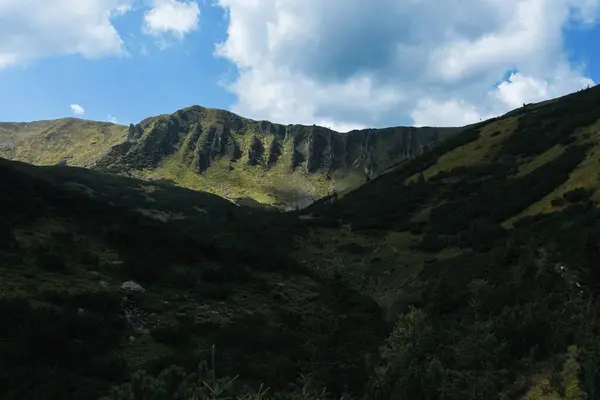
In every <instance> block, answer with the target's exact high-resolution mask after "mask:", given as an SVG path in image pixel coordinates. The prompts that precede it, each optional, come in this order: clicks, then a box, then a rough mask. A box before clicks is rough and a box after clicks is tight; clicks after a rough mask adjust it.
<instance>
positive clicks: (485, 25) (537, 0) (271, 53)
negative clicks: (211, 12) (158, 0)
mask: <svg viewBox="0 0 600 400" xmlns="http://www.w3.org/2000/svg"><path fill="white" fill-rule="evenodd" d="M218 5H219V6H220V7H222V8H223V9H224V10H225V11H226V14H227V17H228V24H229V25H228V29H227V37H226V39H225V40H224V41H223V42H222V43H218V44H217V45H216V49H215V54H216V55H217V56H220V57H224V58H226V59H228V60H230V61H231V62H232V63H234V64H235V65H236V67H237V69H238V76H237V77H236V78H235V79H233V80H232V81H230V82H228V83H227V84H226V87H227V88H228V89H229V90H230V91H231V92H233V93H234V94H235V95H236V96H237V101H236V102H235V104H233V105H232V110H233V111H235V112H238V113H240V114H243V115H247V116H249V117H252V118H258V119H270V120H274V121H277V122H284V123H319V124H321V123H328V124H330V125H337V126H340V127H343V128H344V129H346V130H347V129H350V128H352V127H361V126H365V125H369V126H387V125H397V124H400V123H403V124H417V125H464V124H466V123H470V122H476V121H478V120H479V119H481V118H487V117H489V116H493V115H498V114H501V113H503V112H506V111H509V110H510V109H512V108H514V107H517V106H520V105H522V103H523V102H532V101H539V100H544V99H546V98H548V97H553V96H559V95H562V94H566V93H568V92H571V91H574V90H577V89H579V88H581V87H584V86H586V85H587V84H593V82H591V80H589V79H588V78H586V77H585V73H584V70H582V69H580V68H575V67H573V66H571V65H570V64H569V62H568V58H567V55H566V52H565V49H564V45H563V36H564V34H565V30H566V29H568V28H569V27H571V26H574V25H578V24H593V23H596V19H597V16H598V11H599V8H600V0H445V1H434V0H423V1H416V0H411V1H402V2H399V1H397V0H373V1H369V2H366V1H363V0H328V1H323V0H303V1H302V2H294V1H286V0H269V1H258V0H254V1H250V0H218ZM465 10H468V12H465ZM507 71H515V72H514V73H513V74H511V75H509V76H508V77H506V79H502V78H504V77H505V75H506V73H507ZM498 81H500V83H499V84H498Z"/></svg>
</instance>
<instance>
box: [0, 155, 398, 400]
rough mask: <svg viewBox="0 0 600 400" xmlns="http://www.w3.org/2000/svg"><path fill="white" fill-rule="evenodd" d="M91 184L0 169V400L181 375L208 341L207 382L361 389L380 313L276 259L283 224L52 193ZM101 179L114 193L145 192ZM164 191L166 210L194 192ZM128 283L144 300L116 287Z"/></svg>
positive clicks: (94, 391) (84, 393) (75, 172)
mask: <svg viewBox="0 0 600 400" xmlns="http://www.w3.org/2000/svg"><path fill="white" fill-rule="evenodd" d="M55 173H56V174H58V175H56V176H53V174H55ZM70 174H72V176H73V177H72V178H70V177H69V176H70ZM86 174H91V176H92V177H93V178H86V177H85V176H84V175H86ZM99 177H100V175H99V174H97V173H93V172H92V171H86V170H81V169H71V168H66V167H60V168H57V167H54V168H44V169H40V168H36V167H31V166H24V165H21V164H15V163H12V162H7V161H4V160H0V222H1V223H0V229H1V231H0V238H1V239H0V270H1V276H2V280H1V281H0V284H1V285H2V290H1V291H0V293H1V295H0V310H1V312H0V316H1V317H0V319H1V321H0V322H1V323H0V343H2V345H1V346H0V352H1V354H0V370H2V374H1V375H0V397H2V398H7V399H10V398H15V399H17V398H18V399H25V398H48V399H52V398H57V399H58V398H65V397H68V398H72V399H89V398H97V397H98V396H100V395H101V394H103V393H106V390H107V388H108V385H109V384H111V383H119V382H120V381H122V380H123V379H125V378H126V377H127V375H128V373H129V372H131V371H133V370H136V369H138V368H146V369H148V370H149V371H151V372H157V371H159V370H161V369H162V368H164V367H167V366H170V365H172V364H178V365H181V366H183V367H186V368H192V369H193V368H195V366H196V365H197V363H198V362H199V360H200V359H207V357H208V356H209V354H208V351H209V349H210V346H211V345H213V344H214V345H216V346H217V349H218V354H219V359H218V368H219V371H220V373H221V374H230V375H234V374H240V375H242V378H240V379H241V382H245V383H249V384H258V383H259V382H265V383H266V384H268V385H270V386H272V387H273V390H277V389H278V388H283V387H285V386H286V385H287V384H288V383H289V382H292V381H293V380H294V379H295V378H296V377H297V376H298V374H299V373H300V372H305V373H313V374H314V376H315V377H316V378H317V379H318V380H319V381H320V382H322V383H323V384H327V385H328V387H329V388H330V389H331V390H333V391H341V390H342V389H343V388H344V387H345V386H347V388H348V389H349V390H350V391H355V392H356V391H360V390H361V389H362V386H363V384H364V382H365V380H366V377H367V373H366V371H365V366H364V362H362V360H363V357H364V355H365V354H367V353H368V352H371V351H373V349H374V346H375V345H376V343H377V342H378V340H379V339H378V338H380V337H381V335H382V334H383V333H384V332H385V331H386V330H387V329H386V325H385V324H384V323H383V322H382V320H381V318H380V315H379V313H380V311H379V308H378V307H377V306H376V305H374V304H373V303H372V302H371V301H370V300H369V299H368V298H366V297H364V296H360V295H357V294H356V293H355V292H352V291H351V290H349V289H346V288H344V287H343V286H341V285H340V284H334V283H329V282H328V281H325V280H322V279H321V278H319V277H318V276H317V275H315V274H314V273H312V272H311V271H309V270H308V269H306V268H303V267H301V266H299V265H297V264H296V263H295V262H294V261H293V260H291V259H290V258H289V257H287V255H286V253H287V252H288V250H287V249H288V247H289V246H291V245H292V244H293V243H292V242H291V240H290V241H289V243H288V242H286V241H285V240H284V238H285V236H286V231H287V229H289V228H288V227H287V226H288V223H287V222H285V221H286V220H285V219H284V220H283V221H282V222H281V223H280V224H271V223H270V221H269V219H268V215H270V214H268V213H261V215H260V216H261V218H260V219H256V218H254V217H253V216H252V214H248V213H243V212H240V213H239V214H234V215H233V217H230V218H229V220H227V218H225V219H223V220H220V221H218V224H211V223H210V222H211V221H210V220H208V222H207V221H204V220H201V219H198V220H196V221H195V222H194V223H188V224H179V223H178V222H177V220H176V219H173V220H169V222H168V223H163V222H161V221H159V220H156V219H151V218H147V217H144V216H143V215H141V214H140V213H136V212H133V211H132V210H130V209H129V208H128V206H130V204H124V203H122V204H121V205H113V206H111V205H109V204H108V203H107V201H111V199H114V198H115V197H114V195H111V194H110V193H108V194H107V195H106V196H105V195H103V194H102V193H100V191H101V190H102V188H107V187H109V186H110V185H107V183H106V182H101V183H99V184H97V186H94V187H93V192H94V193H92V194H91V195H90V194H82V193H81V192H80V191H79V189H75V190H73V189H72V188H70V186H69V185H68V184H67V185H63V184H62V183H61V184H58V182H59V181H61V180H63V179H64V180H66V181H71V182H72V181H77V180H79V181H80V182H87V183H90V182H91V180H89V181H88V180H87V179H92V180H96V179H98V178H99ZM106 179H109V177H107V178H106ZM110 179H111V180H109V181H110V183H111V185H113V188H112V189H113V190H115V191H117V190H121V191H122V193H128V192H129V191H131V190H133V189H132V188H135V187H139V186H140V185H144V183H143V182H138V183H137V185H135V184H132V182H133V180H125V179H122V178H110ZM123 182H125V183H126V184H125V185H124V186H123V187H122V188H121V189H118V188H116V187H115V186H117V185H121V184H123ZM171 189H172V190H174V193H175V194H174V195H173V196H172V197H169V200H168V201H174V207H175V208H177V207H180V206H181V205H180V204H179V203H181V202H182V199H187V198H188V197H186V196H192V194H193V192H189V193H186V194H185V196H183V195H180V194H177V193H179V192H181V191H183V189H180V188H171ZM157 192H160V190H158V191H155V192H152V193H157ZM152 193H151V194H152ZM167 196H168V195H167ZM197 196H198V201H199V203H200V204H206V196H205V195H202V194H198V195H197ZM163 200H164V199H161V197H160V193H159V194H158V197H157V202H162V201H163ZM131 201H133V202H136V200H135V199H132V200H131ZM164 201H167V200H164ZM186 201H187V200H186ZM115 202H116V201H115ZM221 203H224V204H222V205H221V206H218V207H217V208H215V209H214V210H212V211H210V212H209V215H215V214H217V213H218V211H219V207H224V208H225V209H228V208H227V207H229V206H228V205H227V204H226V202H224V201H221ZM178 204H179V205H178ZM212 206H213V205H209V206H208V207H212ZM225 214H226V213H225ZM207 224H208V225H207ZM207 226H208V228H207ZM216 226H218V230H217V231H215V227H216ZM267 227H268V229H267ZM274 237H278V238H279V239H280V240H282V241H281V245H280V246H279V247H278V248H274V247H273V246H269V245H268V243H273V238H274ZM265 249H269V250H268V251H265ZM131 279H133V280H135V281H137V282H138V283H140V284H142V285H143V286H144V287H145V289H146V290H145V291H144V292H131V291H126V290H122V289H121V284H122V283H123V282H124V281H127V280H131ZM357 326H360V327H362V328H361V330H360V332H362V333H359V332H357V331H356V329H354V327H357ZM291 360H294V362H291Z"/></svg>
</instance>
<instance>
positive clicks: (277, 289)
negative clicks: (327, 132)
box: [0, 87, 600, 400]
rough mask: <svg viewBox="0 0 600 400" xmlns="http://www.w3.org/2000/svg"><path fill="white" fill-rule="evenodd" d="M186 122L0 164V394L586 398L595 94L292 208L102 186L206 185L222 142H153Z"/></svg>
mask: <svg viewBox="0 0 600 400" xmlns="http://www.w3.org/2000/svg"><path fill="white" fill-rule="evenodd" d="M195 112H197V113H201V114H202V113H204V112H205V109H194V110H191V111H190V110H187V111H186V112H184V113H183V114H181V115H179V116H177V115H175V116H164V117H160V118H159V119H150V120H147V121H146V122H142V123H141V124H140V128H141V129H142V130H141V132H142V135H141V136H140V137H139V138H138V137H137V136H138V135H139V132H140V130H139V128H136V127H135V126H133V128H132V130H131V134H130V135H129V132H126V135H129V139H128V140H127V141H126V142H124V144H120V145H117V147H113V148H112V150H110V151H109V152H108V153H106V154H105V155H103V156H101V157H100V158H98V160H97V162H96V163H95V168H96V169H85V168H73V167H68V166H51V167H35V166H31V165H28V164H24V163H16V162H13V161H2V162H1V163H0V227H1V229H2V230H1V231H0V269H2V273H1V275H0V276H1V277H2V279H1V280H0V284H1V285H2V287H1V289H2V290H0V293H1V294H0V297H1V300H0V308H1V311H0V318H3V320H2V321H0V322H2V323H0V372H1V373H0V397H2V398H8V399H27V398H32V399H38V398H48V399H63V398H70V399H71V398H72V399H88V398H98V397H100V396H103V395H104V396H107V397H106V398H108V399H113V400H114V399H150V398H152V399H171V398H176V399H194V398H196V399H224V398H231V399H233V398H235V399H254V400H256V399H272V400H275V399H289V400H297V399H311V400H313V399H323V400H324V399H349V398H354V399H369V400H371V399H373V400H397V399H398V400H403V399H428V400H464V399H467V400H469V399H472V400H489V399H515V400H521V399H527V400H534V399H535V400H537V399H548V400H549V399H571V400H588V399H595V398H599V397H600V373H599V372H598V371H600V331H599V329H600V303H599V301H598V298H599V296H600V273H599V272H598V271H599V270H598V262H599V261H600V209H599V208H598V196H599V194H598V192H599V189H600V179H599V176H600V167H599V166H598V165H597V163H598V160H599V157H600V152H599V150H600V87H593V88H591V89H588V90H585V91H580V92H577V93H573V94H571V95H569V96H565V97H562V98H559V99H556V100H553V101H548V102H544V103H541V104H537V105H533V104H532V105H527V106H525V107H523V108H520V109H518V110H514V111H512V112H510V113H508V114H507V115H505V116H502V117H499V118H494V119H492V120H489V121H484V122H481V123H478V124H475V125H470V126H468V127H465V128H463V129H460V130H459V131H458V132H457V133H456V134H455V135H452V136H449V137H447V138H446V139H445V140H443V141H441V142H440V143H439V144H438V145H437V146H435V147H433V148H432V149H430V150H426V151H423V152H421V153H418V155H416V156H415V157H411V158H408V159H404V161H402V160H400V161H402V162H398V161H393V162H392V158H390V159H389V162H386V163H383V162H382V164H381V167H379V168H380V169H378V172H379V173H378V174H375V175H376V176H375V175H374V176H373V177H372V179H370V181H369V182H366V183H364V184H362V185H360V186H359V187H356V188H348V190H345V191H344V192H343V193H340V194H339V195H332V196H326V197H324V198H322V199H321V200H319V201H317V202H315V203H314V204H312V205H310V206H309V207H307V208H305V209H303V210H300V211H297V212H287V213H283V212H275V211H269V210H266V209H260V208H254V207H246V206H244V205H236V204H233V203H232V202H230V201H227V200H226V199H223V198H221V197H219V196H215V195H214V194H209V193H202V192H198V191H194V190H189V189H185V188H182V187H178V186H176V185H173V184H171V183H169V182H165V181H162V182H158V181H157V182H148V181H145V180H138V179H134V178H131V177H129V178H128V177H123V176H118V175H111V174H109V173H107V171H111V170H115V171H117V172H119V170H120V172H122V171H123V169H124V168H128V169H129V171H130V172H131V175H135V174H142V173H148V174H149V173H156V171H159V170H160V169H161V168H167V170H168V169H169V168H171V167H173V166H174V165H184V164H185V163H184V162H183V160H185V162H186V163H188V164H186V165H188V169H189V170H190V171H193V168H201V169H202V168H205V167H207V166H208V169H205V170H204V171H203V173H196V175H197V176H200V177H201V179H208V178H207V177H208V176H210V175H207V174H208V172H207V171H210V169H211V168H213V169H214V170H215V171H217V169H216V168H217V167H216V166H218V165H219V164H218V163H219V162H222V161H219V160H220V159H219V158H218V157H216V158H213V156H214V154H218V151H217V150H218V147H219V146H221V145H222V144H223V143H224V141H223V140H222V138H223V137H224V136H219V135H220V134H217V133H218V132H219V131H218V130H217V131H216V132H213V133H214V135H213V133H211V134H209V133H210V132H212V130H209V129H208V128H206V130H205V129H204V127H203V129H202V130H200V129H199V130H194V131H192V132H191V133H189V130H188V129H187V128H186V129H178V130H177V132H181V136H178V137H179V138H180V139H178V140H179V141H177V143H176V144H174V146H175V147H174V148H175V150H174V151H173V147H168V146H166V144H165V143H171V144H173V143H174V142H169V141H168V140H167V141H166V142H165V141H163V139H165V138H173V137H175V136H173V131H169V129H173V128H169V126H180V127H181V126H196V125H197V124H198V122H197V121H205V119H203V118H205V117H195V119H194V118H192V117H191V115H193V114H194V113H195ZM186 116H187V117H186ZM188 117H189V118H190V119H189V120H186V119H185V118H188ZM206 118H208V117H206ZM174 120H177V121H178V122H175V121H174ZM161 121H162V122H161ZM185 121H188V122H189V121H195V122H193V123H191V125H189V124H188V125H186V124H187V123H188V122H185ZM206 121H208V120H206ZM228 123H229V122H228ZM177 124H179V125H177ZM211 124H213V126H216V124H217V122H211ZM209 126H210V125H209ZM313 129H314V130H316V131H317V132H319V130H318V129H316V128H312V127H306V130H305V131H303V132H305V133H307V134H309V133H310V132H311V130H313ZM161 132H162V133H161ZM198 132H199V133H198ZM232 132H235V131H233V130H232ZM161 135H162V136H161ZM190 135H196V136H190ZM203 135H205V136H203ZM211 135H212V136H211ZM231 135H232V136H234V137H235V138H236V143H237V141H238V140H239V138H240V137H248V136H243V135H242V134H239V136H237V135H238V133H231ZM298 135H301V134H300V133H298ZM302 135H303V134H302ZM255 136H256V137H257V140H259V141H262V140H264V139H261V138H264V137H267V136H260V134H259V133H256V134H255ZM291 136H293V135H291ZM203 137H204V138H207V139H206V140H208V139H211V138H212V141H211V140H208V142H211V143H212V144H211V146H212V147H211V146H209V147H203V146H204V144H203V143H206V141H205V142H203V141H202V140H200V139H202V138H203ZM225 137H226V138H227V137H228V136H227V135H225ZM308 137H310V135H309V136H308ZM345 137H346V140H348V138H349V137H351V135H350V134H348V136H345ZM390 137H392V136H390ZM146 138H147V139H146ZM194 138H196V139H197V140H191V139H194ZM198 138H199V139H198ZM215 138H221V139H218V140H217V139H215ZM165 140H166V139H165ZM169 140H171V139H169ZM173 140H174V139H173ZM248 140H249V141H250V142H254V143H256V141H255V140H254V139H251V138H250V139H248ZM311 140H312V139H311ZM390 140H391V139H390ZM284 142H285V136H284ZM332 142H333V141H332ZM190 143H196V144H195V146H196V147H193V146H191V144H190ZM215 143H216V144H218V145H219V146H216V145H215ZM225 143H227V142H225ZM288 143H303V142H302V141H301V140H298V141H294V140H292V139H290V138H288ZM308 143H311V142H310V141H309V142H308ZM190 146H191V147H192V148H193V149H194V151H193V152H192V153H189V152H186V151H184V150H183V149H190V148H191V147H190ZM198 146H200V147H198ZM214 146H216V147H217V150H214V151H217V153H211V151H213V150H210V151H208V150H207V149H209V148H210V149H214V148H215V147H214ZM249 146H250V149H255V150H256V149H258V148H260V146H258V145H256V146H255V147H254V146H253V145H252V143H250V144H249ZM234 147H235V146H234ZM317 147H318V146H317ZM313 148H314V147H313ZM152 149H163V150H164V151H165V152H166V153H160V152H159V153H155V152H152V151H150V150H152ZM259 153H260V152H258V153H257V152H255V151H251V152H249V153H248V152H246V155H242V156H241V158H240V159H239V160H238V161H237V162H238V163H241V164H235V165H237V167H235V166H234V171H235V170H236V168H238V169H243V167H240V165H242V164H244V163H246V164H245V165H247V163H248V161H250V160H251V159H255V160H261V158H260V157H259V156H257V154H259ZM317 153H319V152H317ZM248 154H250V156H249V157H248ZM308 154H313V156H312V157H313V158H314V157H315V153H314V152H313V153H310V152H309V153H308ZM320 154H323V155H327V154H328V153H327V151H324V152H323V153H320ZM331 154H332V155H335V157H333V159H334V160H335V159H338V160H342V159H343V157H341V156H340V157H339V158H336V157H338V156H339V155H343V154H344V153H343V152H341V153H335V152H332V153H331ZM373 154H375V153H373ZM255 156H256V157H255ZM224 157H225V156H224ZM244 157H246V160H245V161H243V160H244ZM262 157H263V158H262V160H264V154H263V156H262ZM281 157H283V156H282V155H280V158H279V159H280V160H282V159H283V158H281ZM319 157H320V156H319ZM313 158H311V159H313ZM317 159H319V160H328V158H327V157H324V158H318V157H317ZM165 160H167V161H165ZM168 160H180V161H178V162H175V161H168ZM169 162H172V163H173V164H169ZM304 162H305V163H308V161H307V160H305V161H304ZM336 162H337V161H336ZM340 162H341V161H340ZM315 163H317V162H316V161H315ZM320 163H321V161H319V162H318V163H317V165H321V164H320ZM384 164H385V167H383V165H384ZM140 165H147V168H145V169H144V168H142V169H140V168H139V166H140ZM227 165H229V164H227ZM257 165H261V164H260V163H259V164H257ZM257 165H254V166H249V168H248V169H247V171H252V168H255V167H257ZM280 165H285V163H284V164H280ZM311 165H312V164H311ZM116 166H118V168H117V167H116ZM363 167H364V165H363ZM274 168H277V166H276V167H274ZM302 168H307V164H304V166H303V167H302ZM266 170H268V168H267V169H265V167H264V166H262V171H266ZM140 171H141V172H140ZM148 171H150V172H148ZM316 171H321V170H320V169H317V170H316ZM214 173H216V172H214ZM266 173H273V172H266ZM322 173H323V172H322V171H321V172H315V173H314V174H313V178H310V179H316V178H315V177H316V176H318V175H319V174H322ZM161 175H162V176H163V177H164V176H165V175H164V174H161ZM196 175H194V176H196ZM194 179H197V178H194ZM240 179H242V178H241V177H240ZM178 183H181V182H178ZM244 184H246V185H250V183H244ZM239 187H241V186H239ZM248 197H249V198H253V197H252V196H248ZM129 281H133V282H135V283H137V284H140V285H141V286H142V287H143V288H144V290H143V291H135V290H131V289H135V285H134V284H133V283H131V282H130V283H128V284H126V285H125V287H124V288H123V287H122V285H123V284H124V283H125V282H129ZM128 285H129V286H130V288H129V289H128ZM213 346H214V347H213ZM213 350H214V352H213ZM201 360H203V361H204V362H205V363H204V364H202V365H203V367H202V368H198V363H199V362H200V361H201ZM238 375H239V377H237V378H236V379H233V378H234V377H236V376H238ZM226 377H229V378H226ZM232 379H233V380H232ZM261 383H262V384H264V385H263V386H262V387H261ZM266 387H268V388H269V390H268V391H267V392H266V393H265V392H264V389H265V388H266ZM324 388H326V390H327V394H322V390H323V389H324Z"/></svg>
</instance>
